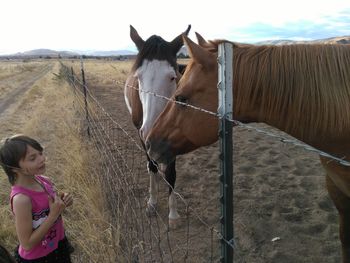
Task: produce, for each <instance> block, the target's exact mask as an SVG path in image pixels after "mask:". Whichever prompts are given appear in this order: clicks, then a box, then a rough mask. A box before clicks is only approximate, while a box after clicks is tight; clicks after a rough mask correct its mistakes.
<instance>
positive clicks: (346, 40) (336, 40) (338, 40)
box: [255, 36, 350, 45]
mask: <svg viewBox="0 0 350 263" xmlns="http://www.w3.org/2000/svg"><path fill="white" fill-rule="evenodd" d="M317 43H319V44H350V36H343V37H331V38H325V39H317V40H311V41H294V40H288V39H280V40H267V41H261V42H257V43H255V44H256V45H291V44H317Z"/></svg>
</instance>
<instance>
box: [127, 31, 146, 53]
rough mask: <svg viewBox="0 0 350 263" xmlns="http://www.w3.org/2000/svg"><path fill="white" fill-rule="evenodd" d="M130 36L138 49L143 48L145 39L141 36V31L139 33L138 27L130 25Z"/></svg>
mask: <svg viewBox="0 0 350 263" xmlns="http://www.w3.org/2000/svg"><path fill="white" fill-rule="evenodd" d="M130 38H131V40H132V41H133V42H134V43H135V45H136V47H137V50H138V51H140V50H141V49H142V48H143V45H144V44H145V41H143V39H142V38H141V37H140V36H139V33H137V31H136V29H135V28H134V27H133V26H132V25H130Z"/></svg>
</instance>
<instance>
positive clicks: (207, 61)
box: [183, 35, 217, 69]
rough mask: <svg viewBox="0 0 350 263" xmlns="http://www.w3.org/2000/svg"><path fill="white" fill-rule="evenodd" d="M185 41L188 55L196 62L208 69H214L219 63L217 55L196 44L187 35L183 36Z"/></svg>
mask: <svg viewBox="0 0 350 263" xmlns="http://www.w3.org/2000/svg"><path fill="white" fill-rule="evenodd" d="M183 39H184V42H185V45H186V47H187V50H188V53H189V54H190V57H191V58H192V59H193V60H194V61H196V62H197V63H199V64H201V65H202V66H203V67H204V68H206V69H209V68H212V67H213V66H214V65H215V64H216V63H217V59H216V56H215V54H213V53H211V52H210V51H208V50H206V49H205V48H203V47H201V46H200V45H198V44H196V43H194V42H193V41H192V40H191V39H189V38H188V37H187V36H185V35H183Z"/></svg>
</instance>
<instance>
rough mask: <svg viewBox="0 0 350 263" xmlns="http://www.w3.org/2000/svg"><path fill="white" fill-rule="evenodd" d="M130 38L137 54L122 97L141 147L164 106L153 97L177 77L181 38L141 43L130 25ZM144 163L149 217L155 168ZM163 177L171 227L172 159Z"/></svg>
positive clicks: (167, 90) (170, 89) (168, 90)
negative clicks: (166, 183)
mask: <svg viewBox="0 0 350 263" xmlns="http://www.w3.org/2000/svg"><path fill="white" fill-rule="evenodd" d="M190 28H191V26H190V25H189V26H188V28H187V30H186V31H185V32H184V33H183V34H184V35H187V34H188V32H189V31H190ZM130 37H131V39H132V40H133V42H134V43H135V45H136V47H137V49H138V51H139V53H138V55H137V57H136V60H135V64H134V65H133V67H132V71H131V72H130V74H129V77H128V78H127V81H126V84H125V89H124V95H125V102H126V105H127V107H128V110H129V112H130V114H131V118H132V122H133V124H134V125H135V127H136V128H137V129H138V131H139V136H140V139H141V143H142V145H143V146H144V143H143V142H144V141H145V138H146V136H147V134H148V132H149V130H150V129H151V127H152V125H153V123H154V121H155V120H156V118H157V117H158V115H159V114H160V113H161V112H162V111H163V109H164V107H165V105H166V100H164V99H163V98H160V97H157V96H155V95H154V94H159V95H162V96H164V97H171V95H172V94H173V93H174V92H175V89H176V83H177V81H178V79H179V78H180V76H181V75H180V72H179V65H177V63H176V58H177V57H176V56H177V53H178V51H179V50H180V48H181V47H182V46H183V39H182V34H180V35H178V36H177V37H175V38H174V40H173V41H171V42H167V41H165V40H164V39H163V38H161V37H159V36H156V35H153V36H151V37H149V38H148V39H147V40H146V41H144V40H143V39H142V38H141V37H140V36H139V34H138V33H137V31H136V30H135V28H134V27H132V26H130ZM145 153H146V151H145ZM146 154H147V153H146ZM147 160H148V165H147V168H148V171H149V172H151V173H150V174H151V175H150V190H149V192H150V198H149V200H148V202H147V205H148V207H147V211H148V212H150V213H151V214H153V213H154V212H155V209H156V206H157V195H156V194H157V192H156V191H157V186H156V183H157V181H156V177H155V175H156V173H157V172H158V168H159V167H158V164H157V163H156V162H154V161H153V160H151V158H149V156H148V155H147ZM164 174H165V179H166V180H167V182H168V184H169V223H170V224H175V222H176V219H178V218H179V214H178V212H177V210H176V201H175V195H174V192H173V189H174V188H175V181H176V170H175V159H173V160H172V162H169V163H167V165H166V167H165V169H164Z"/></svg>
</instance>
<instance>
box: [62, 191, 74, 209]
mask: <svg viewBox="0 0 350 263" xmlns="http://www.w3.org/2000/svg"><path fill="white" fill-rule="evenodd" d="M60 196H61V199H62V201H63V202H64V204H65V205H66V207H67V206H71V205H72V204H73V196H72V195H71V194H69V193H61V194H60Z"/></svg>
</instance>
